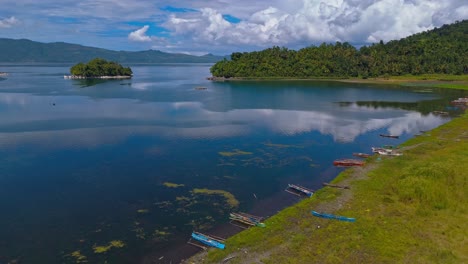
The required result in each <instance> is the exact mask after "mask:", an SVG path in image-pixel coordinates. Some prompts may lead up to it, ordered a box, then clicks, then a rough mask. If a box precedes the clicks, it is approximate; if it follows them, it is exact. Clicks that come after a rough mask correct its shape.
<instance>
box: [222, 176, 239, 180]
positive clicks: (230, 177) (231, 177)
mask: <svg viewBox="0 0 468 264" xmlns="http://www.w3.org/2000/svg"><path fill="white" fill-rule="evenodd" d="M223 178H225V179H229V180H235V179H236V177H233V176H229V175H224V176H223Z"/></svg>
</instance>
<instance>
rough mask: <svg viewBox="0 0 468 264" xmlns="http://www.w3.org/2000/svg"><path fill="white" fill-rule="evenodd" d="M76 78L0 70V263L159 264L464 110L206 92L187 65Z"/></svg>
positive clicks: (275, 92) (282, 90)
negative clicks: (1, 75)
mask: <svg viewBox="0 0 468 264" xmlns="http://www.w3.org/2000/svg"><path fill="white" fill-rule="evenodd" d="M70 66H71V65H14V64H10V65H0V71H5V72H9V76H8V77H7V78H6V79H0V157H1V158H0V212H1V217H0V263H8V262H9V261H15V260H16V261H17V262H18V263H48V264H53V263H80V262H81V263H84V261H85V260H86V261H88V263H104V262H105V261H108V263H141V262H147V263H150V262H151V263H153V262H154V263H156V261H157V260H159V257H161V256H164V252H167V251H169V250H170V248H173V247H177V246H178V245H181V244H185V242H186V241H187V240H188V238H189V237H190V234H191V231H192V230H199V231H206V230H210V229H212V228H213V227H215V226H217V225H219V224H222V223H226V222H227V221H228V214H229V212H231V211H239V210H240V211H245V212H253V213H257V214H261V215H263V216H269V215H272V214H274V213H276V212H277V211H278V210H280V209H281V208H283V207H285V206H287V205H290V204H292V203H294V202H296V201H297V200H298V198H296V197H292V195H290V194H288V193H286V192H284V189H285V186H286V185H287V184H288V183H297V184H301V185H304V186H306V187H309V188H312V189H318V188H320V187H321V183H322V182H324V181H330V180H331V179H333V178H334V177H335V176H336V175H337V174H338V173H339V172H340V171H341V169H338V168H335V167H333V166H332V161H333V160H334V159H337V158H351V157H352V156H351V154H352V153H353V152H367V153H370V147H371V146H381V145H385V144H400V143H402V142H403V141H405V140H407V139H408V138H411V137H413V136H414V135H415V134H418V133H420V131H421V130H430V129H432V128H434V127H437V126H439V125H441V124H443V123H445V122H447V121H449V120H450V118H451V117H452V116H454V115H457V114H459V112H457V110H456V109H452V108H447V106H449V104H448V102H449V101H450V100H453V99H454V98H457V97H460V96H462V92H457V91H451V92H447V91H446V92H445V93H441V92H440V91H437V90H435V89H427V88H417V87H413V88H411V90H410V89H409V88H406V89H400V88H396V87H385V86H380V87H375V86H374V87H373V86H371V85H358V84H342V83H331V82H305V81H289V82H287V81H274V82H236V83H230V82H220V83H213V82H209V81H207V80H205V77H207V76H209V67H210V65H194V64H183V65H134V66H132V69H133V71H134V78H133V79H132V80H113V81H83V80H65V79H63V75H65V74H67V73H68V69H69V67H70ZM196 87H205V88H206V89H196ZM434 110H442V111H447V110H449V111H450V113H451V116H437V115H434V114H431V113H430V112H431V111H434ZM379 134H393V135H399V136H400V138H399V139H389V138H381V137H379ZM210 193H211V194H210ZM112 241H114V242H113V243H112ZM95 251H97V252H95ZM99 251H106V252H103V253H99ZM160 261H161V262H164V261H166V262H169V261H170V259H169V257H166V258H162V259H161V260H160Z"/></svg>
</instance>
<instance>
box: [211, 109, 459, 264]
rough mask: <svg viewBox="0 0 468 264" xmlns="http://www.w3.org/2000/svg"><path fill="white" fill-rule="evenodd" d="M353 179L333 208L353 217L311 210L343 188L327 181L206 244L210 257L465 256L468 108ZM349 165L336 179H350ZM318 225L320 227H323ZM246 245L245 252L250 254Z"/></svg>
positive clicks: (366, 259)
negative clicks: (256, 222) (259, 223)
mask: <svg viewBox="0 0 468 264" xmlns="http://www.w3.org/2000/svg"><path fill="white" fill-rule="evenodd" d="M403 151H404V155H403V156H401V157H394V158H388V159H383V160H382V161H380V162H377V161H376V160H375V159H374V160H373V159H372V158H371V159H370V161H369V162H370V163H371V165H372V163H374V164H376V165H377V166H376V168H375V169H372V170H370V171H368V172H367V173H365V174H366V178H364V179H362V180H354V181H352V182H351V191H352V194H353V195H352V198H350V199H349V200H348V201H346V202H344V203H343V204H342V207H341V209H339V210H338V211H336V212H335V213H336V214H338V215H345V216H350V217H355V218H356V219H357V220H356V222H355V223H347V222H340V221H336V220H327V219H320V218H316V217H313V216H312V215H311V214H310V211H311V210H312V209H314V208H317V207H318V206H320V205H324V204H326V203H333V202H334V201H335V199H339V198H340V196H341V195H343V193H344V192H347V191H349V190H338V189H333V188H323V189H321V190H319V191H318V192H317V193H316V194H315V195H314V196H313V197H312V198H311V199H305V200H302V201H301V202H299V203H297V204H296V205H294V206H292V207H289V208H286V209H284V210H282V211H281V212H279V213H278V214H277V215H274V216H272V217H271V218H269V219H267V220H266V221H265V224H266V228H251V229H249V230H246V231H243V232H241V233H239V234H237V235H235V236H233V237H231V238H229V239H228V240H227V241H226V249H225V250H223V251H221V250H209V253H208V255H207V257H206V258H205V262H206V263H215V262H220V261H222V259H224V258H225V257H227V256H228V255H230V254H231V255H232V254H236V255H237V257H236V258H234V259H232V260H230V262H229V263H255V262H256V263H260V262H263V263H344V262H346V263H468V251H467V250H466V248H467V242H466V241H467V240H466V238H467V237H468V186H467V184H468V169H467V164H468V114H465V115H464V116H462V117H459V118H457V119H454V120H452V121H451V122H449V123H447V124H445V125H443V126H441V127H439V128H436V129H434V130H433V131H431V132H429V133H426V134H424V135H423V136H420V137H417V138H414V139H411V140H409V141H408V142H406V143H405V144H403ZM353 175H354V176H355V175H357V174H353V171H351V170H347V171H345V172H343V173H342V174H340V175H339V176H338V177H337V178H336V179H335V180H334V183H339V182H342V181H347V180H352V179H353V177H354V176H353ZM319 227H320V228H319ZM245 252H247V253H245Z"/></svg>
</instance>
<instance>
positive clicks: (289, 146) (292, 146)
mask: <svg viewBox="0 0 468 264" xmlns="http://www.w3.org/2000/svg"><path fill="white" fill-rule="evenodd" d="M263 145H265V146H267V147H274V148H304V147H303V146H296V145H285V144H273V143H263Z"/></svg>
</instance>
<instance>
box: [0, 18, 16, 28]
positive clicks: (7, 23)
mask: <svg viewBox="0 0 468 264" xmlns="http://www.w3.org/2000/svg"><path fill="white" fill-rule="evenodd" d="M18 23H19V21H18V19H16V18H15V17H14V16H12V17H10V18H5V19H0V28H10V27H12V26H14V25H16V24H18Z"/></svg>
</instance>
